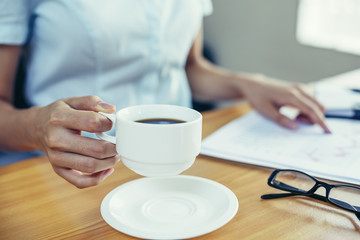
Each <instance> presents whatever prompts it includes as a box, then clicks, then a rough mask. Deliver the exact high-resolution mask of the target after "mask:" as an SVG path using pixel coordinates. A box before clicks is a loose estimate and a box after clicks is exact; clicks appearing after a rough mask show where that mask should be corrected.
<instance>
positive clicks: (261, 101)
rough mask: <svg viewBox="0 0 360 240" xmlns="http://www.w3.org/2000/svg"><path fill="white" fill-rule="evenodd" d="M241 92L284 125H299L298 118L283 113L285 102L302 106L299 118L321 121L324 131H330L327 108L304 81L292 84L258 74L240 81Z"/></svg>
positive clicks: (253, 105)
mask: <svg viewBox="0 0 360 240" xmlns="http://www.w3.org/2000/svg"><path fill="white" fill-rule="evenodd" d="M241 85H242V86H241V88H242V89H241V92H242V93H243V95H244V96H245V98H246V99H247V100H248V101H249V102H250V104H251V105H252V107H253V108H255V109H256V110H257V111H258V112H260V113H261V114H263V115H264V116H266V117H268V118H270V119H272V120H273V121H275V122H277V123H278V124H280V125H281V126H284V127H286V128H289V129H296V128H297V123H296V120H295V119H290V118H288V117H286V116H284V115H283V114H281V113H280V111H279V110H280V108H281V107H282V106H292V107H295V108H297V109H298V110H299V115H298V120H300V121H303V122H307V123H312V124H319V125H320V126H321V128H323V129H324V132H326V133H330V130H329V128H328V127H327V126H326V124H325V118H324V111H325V108H324V107H323V106H322V105H321V104H320V103H319V102H318V101H316V99H315V98H313V97H312V96H310V95H309V94H307V93H306V92H305V91H304V90H303V88H302V86H301V85H299V84H296V85H294V84H289V83H286V82H282V81H279V80H275V79H270V78H266V77H264V76H262V75H256V76H255V77H253V78H252V79H251V80H247V81H244V82H243V83H242V84H241Z"/></svg>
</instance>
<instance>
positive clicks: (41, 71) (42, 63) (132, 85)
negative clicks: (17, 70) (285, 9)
mask: <svg viewBox="0 0 360 240" xmlns="http://www.w3.org/2000/svg"><path fill="white" fill-rule="evenodd" d="M211 12H212V4H211V0H102V1H99V0H1V1H0V44H12V45H22V44H26V46H27V54H26V59H27V77H26V85H25V86H26V88H25V91H26V99H27V101H28V102H29V103H30V104H31V105H47V104H49V103H52V102H54V101H56V100H58V99H60V98H65V97H73V96H84V95H97V96H99V97H101V98H102V99H103V100H104V101H106V102H108V103H111V104H114V105H116V106H117V109H121V108H123V107H126V106H130V105H137V104H151V103H165V104H175V105H183V106H191V92H190V88H189V84H188V81H187V77H186V73H185V69H184V67H185V63H186V59H187V56H188V53H189V50H190V48H191V46H192V44H193V41H194V39H195V37H196V35H197V33H198V32H199V30H200V28H201V25H202V20H203V17H204V15H208V14H210V13H211Z"/></svg>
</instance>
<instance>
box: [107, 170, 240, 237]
mask: <svg viewBox="0 0 360 240" xmlns="http://www.w3.org/2000/svg"><path fill="white" fill-rule="evenodd" d="M237 209H238V200H237V198H236V196H235V194H234V193H233V192H232V191H230V190H229V189H228V188H227V187H225V186H224V185H222V184H220V183H217V182H214V181H212V180H208V179H205V178H200V177H194V176H186V175H179V176H174V177H153V178H148V177H144V178H140V179H137V180H134V181H131V182H128V183H125V184H123V185H121V186H119V187H117V188H115V189H114V190H112V191H111V192H110V193H109V194H108V195H106V197H105V198H104V200H103V201H102V203H101V215H102V217H103V218H104V220H105V221H106V222H107V223H108V224H109V225H110V226H112V227H113V228H115V229H117V230H119V231H120V232H123V233H125V234H128V235H131V236H134V237H138V238H145V239H186V238H192V237H196V236H200V235H203V234H205V233H209V232H211V231H214V230H216V229H218V228H220V227H221V226H223V225H225V224H226V223H227V222H229V221H230V220H231V219H232V218H233V217H234V216H235V214H236V212H237Z"/></svg>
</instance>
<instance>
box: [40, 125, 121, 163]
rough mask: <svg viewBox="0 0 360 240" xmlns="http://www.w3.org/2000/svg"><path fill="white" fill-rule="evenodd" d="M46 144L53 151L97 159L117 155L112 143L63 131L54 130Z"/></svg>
mask: <svg viewBox="0 0 360 240" xmlns="http://www.w3.org/2000/svg"><path fill="white" fill-rule="evenodd" d="M46 144H47V146H48V148H50V149H53V150H58V151H62V152H71V153H78V154H81V155H84V156H90V157H94V158H97V159H105V158H109V157H113V156H115V155H116V154H117V152H116V147H115V145H114V144H112V143H110V142H107V141H104V140H99V139H93V138H88V137H84V136H81V135H78V134H76V133H73V132H72V131H63V130H61V129H56V130H54V131H53V132H52V135H51V136H50V137H48V138H46Z"/></svg>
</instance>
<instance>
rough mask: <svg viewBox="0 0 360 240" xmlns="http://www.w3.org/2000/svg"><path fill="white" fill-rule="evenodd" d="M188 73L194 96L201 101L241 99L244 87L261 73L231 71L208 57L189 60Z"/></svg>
mask: <svg viewBox="0 0 360 240" xmlns="http://www.w3.org/2000/svg"><path fill="white" fill-rule="evenodd" d="M186 73H187V76H188V79H189V83H190V87H191V90H192V94H193V97H194V98H195V99H196V100H199V101H217V100H224V99H241V98H244V97H245V94H244V89H245V88H246V86H247V85H248V84H249V82H251V81H253V80H254V79H255V78H258V77H261V75H260V74H258V75H257V74H250V73H239V72H231V71H228V70H226V69H224V68H221V67H218V66H216V65H214V64H212V63H210V62H209V61H207V60H206V59H203V58H202V59H197V60H196V61H191V62H188V64H187V66H186Z"/></svg>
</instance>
